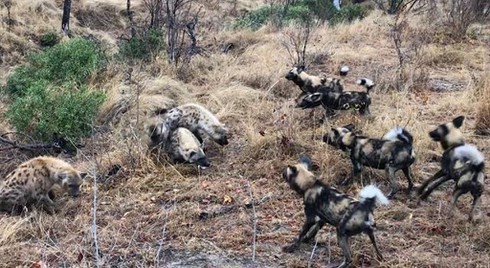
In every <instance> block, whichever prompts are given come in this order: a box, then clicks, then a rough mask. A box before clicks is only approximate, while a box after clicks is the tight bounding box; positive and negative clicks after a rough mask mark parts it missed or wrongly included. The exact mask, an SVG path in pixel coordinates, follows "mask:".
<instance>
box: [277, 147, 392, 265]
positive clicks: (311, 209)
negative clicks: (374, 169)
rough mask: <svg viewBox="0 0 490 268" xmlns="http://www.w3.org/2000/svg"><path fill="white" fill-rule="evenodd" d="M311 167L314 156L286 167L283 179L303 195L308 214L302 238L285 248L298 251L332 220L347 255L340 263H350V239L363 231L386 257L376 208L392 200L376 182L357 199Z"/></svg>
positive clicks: (289, 250) (362, 191) (379, 255)
mask: <svg viewBox="0 0 490 268" xmlns="http://www.w3.org/2000/svg"><path fill="white" fill-rule="evenodd" d="M310 169H311V159H310V158H309V157H305V156H304V157H302V158H301V159H300V162H299V163H298V164H296V165H288V166H287V167H286V168H285V169H284V170H283V174H282V176H283V179H284V180H286V182H287V183H288V184H289V186H290V187H291V189H293V190H294V191H295V192H296V193H297V194H299V195H300V196H302V197H303V203H304V212H305V217H306V219H305V223H304V224H303V227H302V228H301V231H300V234H299V236H298V238H297V239H296V240H295V241H294V242H293V243H292V244H290V245H289V246H286V247H284V248H283V251H285V252H293V251H295V250H296V249H298V248H299V246H300V244H301V243H304V242H308V241H310V240H311V239H312V238H314V237H315V236H316V234H317V233H318V231H319V230H320V229H321V228H322V227H323V226H324V225H325V224H326V223H328V224H329V225H332V226H334V227H335V228H336V233H337V240H338V243H339V245H340V247H341V248H342V253H343V255H344V261H343V263H342V264H341V265H340V266H339V267H348V266H349V265H350V264H351V263H352V257H351V252H350V248H349V242H348V239H349V237H350V236H353V235H357V234H361V233H365V234H367V235H368V236H369V239H370V240H371V243H372V244H373V246H374V248H375V250H376V255H377V257H378V259H380V260H381V259H383V257H382V255H381V252H380V251H379V249H378V246H377V244H376V239H375V236H374V228H375V226H376V223H375V220H374V208H375V204H376V203H379V204H388V203H389V201H388V199H387V198H386V196H384V194H383V193H382V192H381V191H380V190H379V189H378V188H377V187H376V186H374V185H369V186H367V187H364V188H363V189H362V190H361V191H360V193H359V197H360V200H356V199H354V198H353V197H350V196H348V195H346V194H344V193H341V192H340V191H338V190H336V189H335V188H333V187H330V186H328V185H325V184H324V183H322V182H320V181H319V180H317V178H316V177H315V175H314V174H313V173H312V172H311V171H310Z"/></svg>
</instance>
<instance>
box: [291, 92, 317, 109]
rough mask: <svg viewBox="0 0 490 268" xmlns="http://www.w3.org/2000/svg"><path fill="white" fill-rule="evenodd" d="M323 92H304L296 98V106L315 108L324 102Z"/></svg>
mask: <svg viewBox="0 0 490 268" xmlns="http://www.w3.org/2000/svg"><path fill="white" fill-rule="evenodd" d="M322 99H323V93H321V92H315V93H306V94H304V93H302V94H300V95H299V97H298V98H297V99H296V108H301V109H309V108H314V107H317V106H319V105H321V104H322Z"/></svg>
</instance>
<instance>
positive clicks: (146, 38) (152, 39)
mask: <svg viewBox="0 0 490 268" xmlns="http://www.w3.org/2000/svg"><path fill="white" fill-rule="evenodd" d="M164 47H165V46H164V38H163V32H162V31H161V30H158V29H154V28H151V29H150V30H148V31H146V32H144V33H143V35H142V36H135V37H133V38H131V39H129V40H127V41H124V42H123V43H122V44H121V45H120V46H119V57H120V58H122V59H130V60H145V61H148V60H151V58H152V57H153V56H154V55H155V54H156V53H158V52H160V51H161V50H162V49H163V48H164Z"/></svg>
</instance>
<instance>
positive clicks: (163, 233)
mask: <svg viewBox="0 0 490 268" xmlns="http://www.w3.org/2000/svg"><path fill="white" fill-rule="evenodd" d="M167 217H168V210H167V211H166V212H165V220H164V222H165V224H164V225H163V230H162V239H160V242H158V250H157V256H156V257H155V258H156V259H157V268H158V267H160V252H161V251H162V246H163V240H165V232H166V230H167Z"/></svg>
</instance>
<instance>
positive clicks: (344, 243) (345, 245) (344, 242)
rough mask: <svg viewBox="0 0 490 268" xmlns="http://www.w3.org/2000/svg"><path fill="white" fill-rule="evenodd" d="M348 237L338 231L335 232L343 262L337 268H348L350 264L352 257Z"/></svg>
mask: <svg viewBox="0 0 490 268" xmlns="http://www.w3.org/2000/svg"><path fill="white" fill-rule="evenodd" d="M348 239H349V237H348V236H347V235H346V234H341V233H340V230H337V240H338V241H339V245H340V248H341V249H342V254H343V255H344V261H343V262H342V264H340V265H339V267H338V268H345V267H349V266H350V264H351V263H352V257H351V253H350V249H349V240H348Z"/></svg>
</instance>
